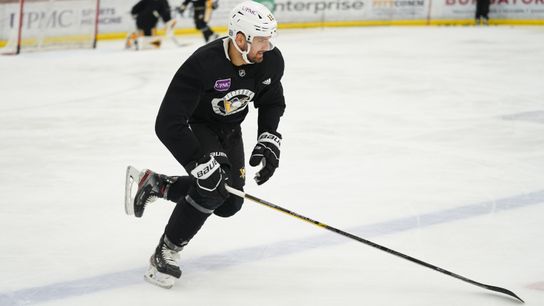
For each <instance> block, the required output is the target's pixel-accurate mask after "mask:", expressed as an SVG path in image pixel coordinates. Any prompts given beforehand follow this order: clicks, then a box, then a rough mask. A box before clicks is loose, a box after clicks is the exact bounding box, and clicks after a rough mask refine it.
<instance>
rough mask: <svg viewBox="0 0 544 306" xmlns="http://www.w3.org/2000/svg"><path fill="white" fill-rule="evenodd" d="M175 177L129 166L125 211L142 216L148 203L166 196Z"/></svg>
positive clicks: (128, 213)
mask: <svg viewBox="0 0 544 306" xmlns="http://www.w3.org/2000/svg"><path fill="white" fill-rule="evenodd" d="M174 181H175V178H171V177H168V176H166V175H163V174H157V173H155V172H153V171H151V170H148V169H144V170H142V171H141V172H140V171H138V170H136V168H134V167H132V166H128V168H127V175H126V186H125V212H126V213H127V215H134V216H136V217H138V218H140V217H142V215H143V214H144V210H145V207H146V205H147V204H149V203H151V202H153V201H155V200H156V199H157V198H166V195H167V194H168V189H169V188H170V185H171V184H172V183H173V182H174ZM135 182H137V183H138V185H137V190H136V193H135V195H134V196H132V193H133V188H132V187H133V184H134V183H135Z"/></svg>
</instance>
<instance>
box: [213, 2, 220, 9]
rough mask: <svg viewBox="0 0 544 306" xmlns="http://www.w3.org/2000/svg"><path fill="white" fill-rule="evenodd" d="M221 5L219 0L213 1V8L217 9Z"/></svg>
mask: <svg viewBox="0 0 544 306" xmlns="http://www.w3.org/2000/svg"><path fill="white" fill-rule="evenodd" d="M218 7H219V0H214V1H213V2H212V10H216V9H217V8H218Z"/></svg>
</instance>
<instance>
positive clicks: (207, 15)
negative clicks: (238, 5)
mask: <svg viewBox="0 0 544 306" xmlns="http://www.w3.org/2000/svg"><path fill="white" fill-rule="evenodd" d="M190 3H191V4H192V5H193V20H194V22H195V27H196V29H197V30H199V31H200V32H202V35H203V36H204V41H205V42H208V41H210V40H215V39H217V38H218V35H217V34H215V33H214V32H213V30H212V29H211V28H210V26H209V25H208V23H209V22H210V20H211V16H212V11H213V10H215V9H217V8H218V6H219V1H218V0H185V1H183V3H182V4H181V5H180V6H179V7H178V8H177V11H178V13H179V14H180V15H183V13H184V12H185V11H186V10H187V7H188V5H189V4H190Z"/></svg>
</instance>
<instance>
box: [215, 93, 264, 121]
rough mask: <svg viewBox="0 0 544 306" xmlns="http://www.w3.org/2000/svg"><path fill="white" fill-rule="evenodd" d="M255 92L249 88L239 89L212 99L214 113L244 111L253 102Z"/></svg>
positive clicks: (222, 113)
mask: <svg viewBox="0 0 544 306" xmlns="http://www.w3.org/2000/svg"><path fill="white" fill-rule="evenodd" d="M254 96H255V93H254V92H253V91H251V90H249V89H238V90H234V91H231V92H229V93H227V94H226V95H225V96H224V97H223V98H215V99H213V100H212V108H213V111H214V113H216V114H218V115H221V116H229V115H232V114H236V113H238V112H241V111H243V110H244V109H245V108H246V107H247V104H248V103H249V102H252V99H253V97H254Z"/></svg>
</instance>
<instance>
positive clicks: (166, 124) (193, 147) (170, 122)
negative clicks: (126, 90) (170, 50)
mask: <svg viewBox="0 0 544 306" xmlns="http://www.w3.org/2000/svg"><path fill="white" fill-rule="evenodd" d="M202 71H203V70H202V67H200V65H199V63H198V61H196V59H195V58H194V57H190V58H189V59H188V60H187V61H186V62H185V63H184V64H183V65H182V66H181V67H180V68H179V70H178V71H177V72H176V74H175V75H174V78H173V79H172V81H171V82H170V86H169V87H168V90H167V91H166V94H165V96H164V98H163V100H162V104H161V107H160V109H159V113H158V115H157V119H156V121H155V132H156V134H157V137H158V138H159V139H160V140H161V142H162V143H163V144H164V145H165V146H166V147H167V148H168V150H169V151H170V152H171V153H172V155H173V156H174V157H175V158H176V160H177V161H178V162H179V163H180V164H181V165H182V166H184V167H186V166H187V165H189V164H190V163H192V162H194V161H196V160H198V159H199V158H200V157H202V155H204V152H203V151H202V150H201V148H200V144H199V142H198V140H197V139H196V137H195V136H194V134H193V132H192V131H191V129H190V128H189V123H188V121H189V118H190V117H191V114H192V113H193V112H194V110H195V108H196V107H197V106H198V102H199V100H200V95H201V93H202V91H203V81H202V75H201V72H202Z"/></svg>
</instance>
